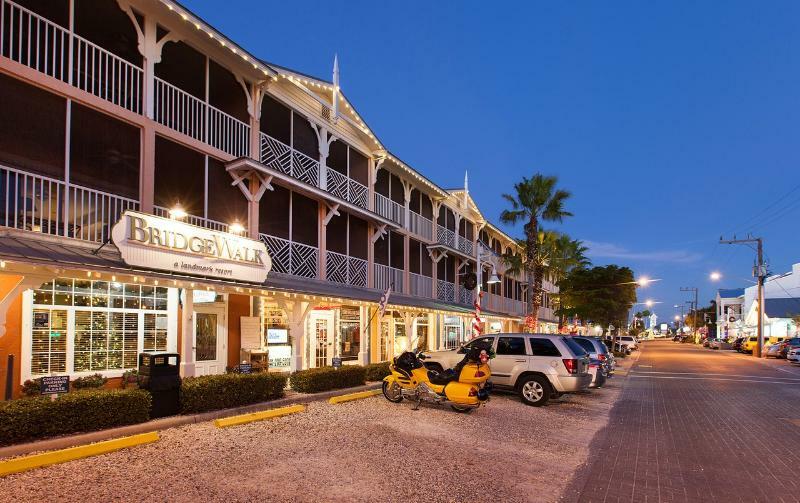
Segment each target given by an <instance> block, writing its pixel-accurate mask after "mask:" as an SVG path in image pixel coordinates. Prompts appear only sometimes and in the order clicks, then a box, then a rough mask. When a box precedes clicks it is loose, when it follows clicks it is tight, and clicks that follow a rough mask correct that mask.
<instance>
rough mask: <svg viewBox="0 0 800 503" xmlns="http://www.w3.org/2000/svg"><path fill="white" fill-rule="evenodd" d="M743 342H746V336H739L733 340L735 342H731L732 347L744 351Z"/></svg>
mask: <svg viewBox="0 0 800 503" xmlns="http://www.w3.org/2000/svg"><path fill="white" fill-rule="evenodd" d="M742 343H744V337H737V338H736V339H734V340H733V344H731V349H733V350H734V351H739V352H741V351H742Z"/></svg>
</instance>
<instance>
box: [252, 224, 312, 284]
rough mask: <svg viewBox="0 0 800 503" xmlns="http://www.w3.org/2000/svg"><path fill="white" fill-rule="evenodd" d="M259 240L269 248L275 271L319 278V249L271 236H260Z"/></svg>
mask: <svg viewBox="0 0 800 503" xmlns="http://www.w3.org/2000/svg"><path fill="white" fill-rule="evenodd" d="M259 238H260V239H261V241H263V242H264V244H265V245H266V246H267V251H268V252H269V256H270V258H271V259H272V270H273V271H275V272H280V273H283V274H291V275H293V276H301V277H303V278H316V277H317V276H318V271H317V264H318V262H317V260H318V257H319V250H318V249H317V248H315V247H313V246H309V245H306V244H302V243H295V242H293V241H290V240H288V239H283V238H279V237H275V236H270V235H269V234H260V235H259Z"/></svg>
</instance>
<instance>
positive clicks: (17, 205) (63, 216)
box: [0, 166, 139, 242]
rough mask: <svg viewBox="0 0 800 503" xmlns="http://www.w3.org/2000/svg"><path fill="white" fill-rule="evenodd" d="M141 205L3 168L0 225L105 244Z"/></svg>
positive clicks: (0, 171)
mask: <svg viewBox="0 0 800 503" xmlns="http://www.w3.org/2000/svg"><path fill="white" fill-rule="evenodd" d="M138 208H139V203H138V201H136V200H134V199H130V198H127V197H122V196H116V195H113V194H108V193H106V192H101V191H99V190H94V189H89V188H86V187H81V186H78V185H67V184H66V183H65V182H63V181H61V180H56V179H54V178H48V177H45V176H40V175H34V174H31V173H26V172H24V171H20V170H16V169H13V168H8V167H4V166H0V225H2V226H4V227H11V228H14V229H21V230H27V231H34V232H40V233H42V234H50V235H57V236H64V237H69V238H75V239H81V240H84V241H95V242H105V241H106V240H107V239H108V238H109V237H110V236H111V227H112V226H113V225H114V224H115V223H116V222H117V221H118V220H119V218H120V216H121V215H122V213H123V212H124V211H125V210H128V209H131V210H135V209H138Z"/></svg>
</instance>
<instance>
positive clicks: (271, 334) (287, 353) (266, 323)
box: [261, 298, 292, 370]
mask: <svg viewBox="0 0 800 503" xmlns="http://www.w3.org/2000/svg"><path fill="white" fill-rule="evenodd" d="M264 300H265V299H263V298H262V299H261V302H262V303H263V302H264ZM262 306H263V307H262V309H261V326H262V327H264V334H263V337H262V340H263V343H262V347H264V348H267V349H268V350H269V366H270V368H280V369H284V370H289V368H290V367H291V365H292V334H291V329H290V328H289V318H288V317H287V316H286V311H284V310H283V309H280V308H279V307H277V306H270V305H266V304H262Z"/></svg>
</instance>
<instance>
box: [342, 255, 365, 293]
mask: <svg viewBox="0 0 800 503" xmlns="http://www.w3.org/2000/svg"><path fill="white" fill-rule="evenodd" d="M347 262H348V269H349V271H348V273H349V276H350V277H349V279H350V284H351V285H353V286H367V261H366V260H363V259H360V258H355V257H348V261H347Z"/></svg>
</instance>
